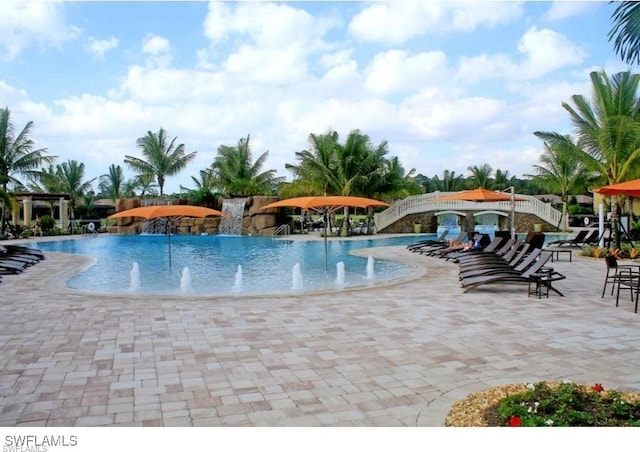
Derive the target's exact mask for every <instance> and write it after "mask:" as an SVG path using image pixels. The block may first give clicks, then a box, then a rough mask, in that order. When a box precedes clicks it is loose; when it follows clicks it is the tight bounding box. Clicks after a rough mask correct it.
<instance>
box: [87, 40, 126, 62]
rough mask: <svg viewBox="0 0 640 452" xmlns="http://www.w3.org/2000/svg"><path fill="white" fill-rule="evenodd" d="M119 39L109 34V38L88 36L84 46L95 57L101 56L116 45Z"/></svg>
mask: <svg viewBox="0 0 640 452" xmlns="http://www.w3.org/2000/svg"><path fill="white" fill-rule="evenodd" d="M118 44H119V41H118V39H117V38H114V37H113V36H111V37H110V38H109V39H97V38H89V41H88V42H87V44H86V46H85V48H86V49H87V51H88V52H89V53H91V54H93V55H94V56H95V57H97V58H103V57H104V55H105V54H106V53H107V52H108V51H110V50H113V49H115V48H116V47H118Z"/></svg>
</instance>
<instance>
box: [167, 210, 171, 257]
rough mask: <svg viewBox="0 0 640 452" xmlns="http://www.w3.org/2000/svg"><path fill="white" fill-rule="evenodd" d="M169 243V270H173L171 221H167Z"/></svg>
mask: <svg viewBox="0 0 640 452" xmlns="http://www.w3.org/2000/svg"><path fill="white" fill-rule="evenodd" d="M167 242H168V244H169V268H171V220H167Z"/></svg>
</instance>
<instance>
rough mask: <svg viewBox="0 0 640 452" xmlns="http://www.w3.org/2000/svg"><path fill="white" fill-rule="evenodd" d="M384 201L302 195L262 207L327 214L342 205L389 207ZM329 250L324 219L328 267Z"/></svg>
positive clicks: (355, 197)
mask: <svg viewBox="0 0 640 452" xmlns="http://www.w3.org/2000/svg"><path fill="white" fill-rule="evenodd" d="M390 205H391V204H388V203H386V202H383V201H378V200H377V199H371V198H361V197H359V196H300V197H297V198H289V199H283V200H280V201H276V202H273V203H271V204H267V205H266V206H263V207H262V209H274V208H278V207H299V208H301V209H306V210H314V211H316V212H319V213H322V214H323V215H325V216H326V215H327V214H329V213H331V212H334V211H336V210H338V209H340V208H341V207H360V208H367V207H389V206H390ZM327 255H328V252H327V221H324V266H325V269H328V268H329V267H328V265H329V264H328V261H327V259H328V257H327Z"/></svg>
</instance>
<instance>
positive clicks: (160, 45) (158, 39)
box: [142, 34, 173, 68]
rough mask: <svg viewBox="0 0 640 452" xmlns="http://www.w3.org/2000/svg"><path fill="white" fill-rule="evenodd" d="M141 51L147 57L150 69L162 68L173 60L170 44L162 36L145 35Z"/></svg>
mask: <svg viewBox="0 0 640 452" xmlns="http://www.w3.org/2000/svg"><path fill="white" fill-rule="evenodd" d="M142 51H143V52H144V53H146V54H147V55H149V57H148V58H147V64H148V65H150V66H152V67H158V68H164V67H167V66H169V64H171V61H172V60H173V48H172V47H171V42H169V40H168V39H167V38H164V37H162V36H158V35H154V34H150V35H147V36H146V37H145V38H144V41H143V42H142Z"/></svg>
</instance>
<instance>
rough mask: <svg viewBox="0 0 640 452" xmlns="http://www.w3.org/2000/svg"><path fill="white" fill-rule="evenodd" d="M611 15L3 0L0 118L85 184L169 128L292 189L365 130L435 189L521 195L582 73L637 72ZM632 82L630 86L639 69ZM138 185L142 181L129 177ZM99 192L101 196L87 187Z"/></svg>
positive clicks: (492, 8) (437, 5) (509, 5)
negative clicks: (1, 111)
mask: <svg viewBox="0 0 640 452" xmlns="http://www.w3.org/2000/svg"><path fill="white" fill-rule="evenodd" d="M613 9H614V6H613V5H610V4H609V3H608V2H594V1H591V2H580V1H564V2H542V1H536V2H515V1H497V2H489V1H473V2H462V1H441V2H437V1H429V2H426V1H392V2H381V1H368V2H344V1H343V2H339V1H337V2H266V1H248V2H205V1H195V2H181V1H177V2H164V1H162V2H154V1H137V2H126V1H125V2H115V1H114V2H111V1H102V2H101V1H84V2H59V1H53V0H50V1H40V2H37V1H34V2H25V1H23V0H3V1H2V2H1V3H0V107H3V108H4V107H9V109H10V111H11V119H12V122H13V124H14V127H15V128H16V129H17V130H21V129H22V127H24V125H25V124H26V123H27V121H33V122H34V130H33V133H32V138H33V139H34V141H35V143H36V146H37V147H38V148H41V147H44V148H47V149H48V151H49V153H50V154H52V155H56V156H58V162H63V161H66V160H70V159H74V160H78V161H81V162H84V163H85V165H86V176H87V179H91V178H94V177H96V178H97V177H99V176H100V175H102V174H104V173H106V172H107V169H108V166H109V165H110V164H112V163H116V164H120V165H121V166H123V168H125V169H126V166H125V165H124V156H125V155H134V156H139V155H140V152H139V150H138V149H137V147H136V139H137V138H138V137H141V136H143V135H145V134H146V133H147V131H149V130H151V131H154V132H157V131H158V130H159V129H160V128H161V127H163V128H165V129H166V130H167V132H168V134H169V136H170V137H177V142H178V143H184V144H185V146H186V149H187V151H188V152H191V151H196V152H197V159H196V160H195V161H194V162H193V163H191V164H190V165H189V166H188V167H187V168H186V169H185V170H184V171H183V172H182V173H180V174H179V175H178V176H174V177H170V178H168V180H167V184H166V187H165V191H166V192H169V193H171V192H177V191H178V190H179V186H180V185H184V186H187V187H193V186H194V184H193V182H192V180H191V176H197V175H198V173H199V171H200V170H202V169H205V168H207V167H208V166H209V165H210V164H211V163H212V162H213V159H214V158H215V156H216V151H217V148H218V146H220V145H223V144H224V145H235V144H236V143H237V141H238V140H239V139H240V138H243V137H246V136H247V135H249V134H250V135H251V148H252V153H253V157H254V159H256V158H257V157H259V156H260V155H261V154H262V153H263V152H265V151H269V156H268V158H267V161H266V167H265V169H275V170H277V173H278V175H279V176H285V177H287V178H288V179H289V180H290V179H291V174H290V173H289V172H288V171H286V170H285V168H284V166H285V164H286V163H295V162H296V160H295V152H297V151H300V150H303V149H306V148H308V141H307V138H308V136H309V134H310V133H315V134H320V133H324V132H327V131H329V130H335V131H337V132H338V133H339V134H340V137H341V140H343V139H344V138H345V137H346V136H347V134H348V133H349V132H350V131H352V130H355V129H359V130H360V131H361V132H362V133H365V134H367V135H369V137H370V138H371V141H372V143H373V144H374V145H377V144H379V143H380V142H382V141H383V140H386V141H387V142H388V143H389V154H388V155H389V156H390V157H391V156H398V157H399V159H400V161H401V162H402V164H403V165H404V167H405V168H406V169H407V170H409V169H412V168H415V169H416V171H417V172H418V173H422V174H424V175H426V176H429V177H432V176H434V175H436V174H437V175H441V174H442V171H443V170H445V169H449V170H453V171H455V172H456V173H457V174H463V175H467V173H468V171H467V168H468V167H469V166H472V165H483V164H485V163H488V164H490V165H491V166H492V167H493V168H494V169H497V168H499V169H501V170H503V171H505V170H506V171H509V174H510V175H516V176H518V177H521V176H522V175H523V174H527V173H531V172H532V171H533V170H532V165H534V164H536V163H538V160H539V156H540V152H541V150H542V148H543V146H542V143H541V142H540V140H539V139H537V138H536V137H535V136H534V135H533V132H534V131H537V130H545V131H557V132H561V133H571V125H570V123H569V121H568V114H567V113H566V111H565V110H564V109H563V108H562V105H561V104H562V102H570V99H571V96H572V95H574V94H583V95H586V96H589V95H590V92H591V87H590V82H589V73H590V72H591V71H600V70H605V71H606V72H607V73H609V74H613V73H615V72H619V71H624V70H627V69H629V67H628V66H627V65H626V64H624V63H622V62H621V61H620V59H619V58H618V57H617V56H616V55H615V53H614V51H613V46H612V45H611V44H610V43H609V42H608V40H607V32H608V31H609V29H610V27H611V19H610V17H611V13H612V12H613ZM631 69H633V70H635V68H631ZM126 174H127V176H128V177H130V176H132V175H133V173H132V172H130V171H128V170H126ZM94 187H95V188H96V190H97V180H96V183H95V184H94Z"/></svg>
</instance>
